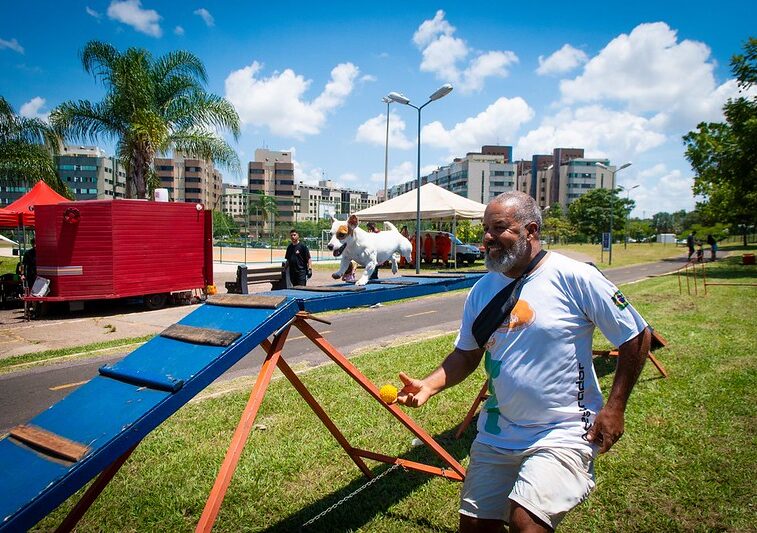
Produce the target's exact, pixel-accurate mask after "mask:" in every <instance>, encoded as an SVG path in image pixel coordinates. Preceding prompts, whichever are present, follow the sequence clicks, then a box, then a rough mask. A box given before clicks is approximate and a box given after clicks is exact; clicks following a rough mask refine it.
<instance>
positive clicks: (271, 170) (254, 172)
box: [247, 148, 295, 227]
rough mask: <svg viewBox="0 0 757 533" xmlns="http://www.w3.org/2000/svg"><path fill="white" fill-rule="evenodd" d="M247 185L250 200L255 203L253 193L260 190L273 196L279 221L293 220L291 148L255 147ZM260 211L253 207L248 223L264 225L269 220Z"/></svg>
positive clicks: (257, 192)
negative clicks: (288, 149) (269, 148)
mask: <svg viewBox="0 0 757 533" xmlns="http://www.w3.org/2000/svg"><path fill="white" fill-rule="evenodd" d="M247 189H248V193H249V194H250V198H249V201H250V203H251V205H253V206H254V204H255V201H256V197H259V196H260V195H262V194H265V195H267V196H273V197H274V198H275V200H276V206H277V208H278V215H276V221H277V222H278V223H284V224H291V223H293V222H294V221H295V216H294V214H295V198H294V164H293V163H292V154H291V152H281V151H277V150H267V149H265V148H258V149H257V150H255V161H250V162H249V163H248V165H247ZM264 218H265V217H264V216H263V214H262V213H259V212H257V211H255V210H254V209H252V212H251V214H250V224H251V225H253V224H254V225H256V227H257V225H259V224H261V223H262V224H263V225H264V227H267V226H268V224H269V223H270V221H268V220H264Z"/></svg>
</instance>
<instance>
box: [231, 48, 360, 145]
mask: <svg viewBox="0 0 757 533" xmlns="http://www.w3.org/2000/svg"><path fill="white" fill-rule="evenodd" d="M262 68H263V66H262V64H260V63H258V62H257V61H254V62H253V63H252V64H251V65H249V66H247V67H244V68H242V69H239V70H235V71H233V72H231V73H230V74H229V75H228V76H227V77H226V82H225V86H226V98H227V99H228V100H229V101H230V102H231V103H232V104H233V105H234V107H236V110H237V112H238V113H239V117H240V119H241V120H242V123H243V124H252V125H256V126H266V127H268V128H269V129H270V130H271V132H272V133H273V134H274V135H280V136H284V137H293V138H295V139H302V138H304V137H305V136H306V135H315V134H317V133H319V132H320V131H321V128H322V127H323V125H324V123H325V122H326V115H327V114H328V113H330V112H332V111H334V110H335V109H336V108H338V107H339V106H341V105H342V104H343V103H344V101H345V99H346V98H347V96H349V95H350V93H351V92H352V89H353V86H354V82H355V79H356V78H357V76H358V74H359V72H360V69H358V67H356V66H355V65H353V64H352V63H340V64H339V65H337V66H336V67H334V68H333V69H332V70H331V79H330V81H329V82H328V83H327V84H326V87H325V88H324V90H323V92H322V93H321V94H320V95H318V96H317V97H316V98H315V99H314V100H313V101H311V102H307V101H305V100H303V95H304V94H305V92H306V91H307V90H308V88H309V87H310V85H311V83H312V82H311V80H306V79H305V78H304V77H303V76H302V75H299V74H296V73H295V72H294V71H293V70H292V69H285V70H284V71H282V72H274V73H273V74H272V75H271V76H270V77H268V78H259V77H258V75H259V74H260V71H261V70H262Z"/></svg>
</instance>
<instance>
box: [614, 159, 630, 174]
mask: <svg viewBox="0 0 757 533" xmlns="http://www.w3.org/2000/svg"><path fill="white" fill-rule="evenodd" d="M632 164H633V163H631V162H630V161H629V162H628V163H625V164H623V165H620V168H618V170H623V169H624V168H628V167H630V166H631V165H632ZM616 172H617V171H616Z"/></svg>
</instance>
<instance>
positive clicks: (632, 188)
mask: <svg viewBox="0 0 757 533" xmlns="http://www.w3.org/2000/svg"><path fill="white" fill-rule="evenodd" d="M636 187H639V185H638V184H636V185H634V186H633V187H631V188H630V189H628V190H629V191H632V190H634V189H635V188H636Z"/></svg>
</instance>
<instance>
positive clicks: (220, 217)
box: [213, 210, 239, 239]
mask: <svg viewBox="0 0 757 533" xmlns="http://www.w3.org/2000/svg"><path fill="white" fill-rule="evenodd" d="M224 236H229V237H238V236H239V226H238V225H237V223H236V222H235V221H234V219H233V218H231V217H230V216H229V215H227V214H226V213H223V212H222V211H216V210H213V237H215V238H217V239H218V238H222V237H224Z"/></svg>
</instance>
